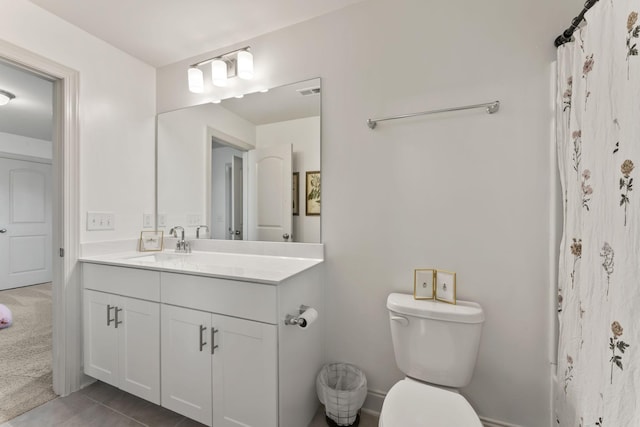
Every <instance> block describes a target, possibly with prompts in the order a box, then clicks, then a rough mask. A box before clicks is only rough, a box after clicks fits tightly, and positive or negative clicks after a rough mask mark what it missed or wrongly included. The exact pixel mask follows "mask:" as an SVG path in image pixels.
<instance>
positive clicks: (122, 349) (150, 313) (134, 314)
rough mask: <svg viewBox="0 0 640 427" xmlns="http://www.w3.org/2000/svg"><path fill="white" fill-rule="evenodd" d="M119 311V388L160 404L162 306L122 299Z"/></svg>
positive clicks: (118, 305) (118, 307) (117, 326)
mask: <svg viewBox="0 0 640 427" xmlns="http://www.w3.org/2000/svg"><path fill="white" fill-rule="evenodd" d="M116 310H118V315H117V320H118V323H117V324H116V325H115V326H116V328H117V330H118V353H119V361H118V362H119V363H118V370H119V372H120V378H119V387H120V388H121V389H122V390H124V391H126V392H129V393H131V394H134V395H136V396H139V397H141V398H143V399H146V400H148V401H150V402H153V403H155V404H160V304H158V303H155V302H149V301H142V300H138V299H134V298H127V297H120V298H119V301H118V304H117V309H116ZM119 322H122V323H119Z"/></svg>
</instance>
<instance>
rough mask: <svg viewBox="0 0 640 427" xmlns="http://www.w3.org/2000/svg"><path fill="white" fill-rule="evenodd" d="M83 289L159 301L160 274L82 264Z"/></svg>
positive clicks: (149, 271) (134, 269)
mask: <svg viewBox="0 0 640 427" xmlns="http://www.w3.org/2000/svg"><path fill="white" fill-rule="evenodd" d="M82 285H83V287H84V288H85V289H93V290H96V291H102V292H110V293H114V294H119V295H124V296H128V297H133V298H140V299H144V300H149V301H160V272H158V271H151V270H141V269H137V268H126V267H115V266H111V265H101V264H90V263H86V262H85V263H83V264H82Z"/></svg>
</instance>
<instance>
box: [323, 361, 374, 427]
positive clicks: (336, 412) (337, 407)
mask: <svg viewBox="0 0 640 427" xmlns="http://www.w3.org/2000/svg"><path fill="white" fill-rule="evenodd" d="M316 391H317V393H318V398H319V399H320V402H321V403H322V404H323V405H324V407H325V414H326V416H327V418H328V419H329V420H331V421H333V422H335V424H336V425H338V426H352V425H354V423H355V422H356V419H357V418H358V412H359V411H360V408H362V404H363V403H364V399H365V398H366V397H367V377H366V376H365V375H364V372H362V371H361V370H360V369H358V368H357V367H356V366H354V365H351V364H349V363H330V364H328V365H325V366H324V367H323V368H322V369H321V370H320V373H319V374H318V377H317V378H316ZM358 421H359V419H358Z"/></svg>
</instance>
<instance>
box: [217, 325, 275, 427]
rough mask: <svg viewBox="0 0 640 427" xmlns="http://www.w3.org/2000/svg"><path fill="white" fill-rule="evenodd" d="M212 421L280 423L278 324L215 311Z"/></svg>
mask: <svg viewBox="0 0 640 427" xmlns="http://www.w3.org/2000/svg"><path fill="white" fill-rule="evenodd" d="M211 324H212V327H213V328H214V331H216V330H217V332H215V333H214V334H213V338H212V343H213V344H214V346H217V348H214V350H213V355H212V356H213V357H212V362H211V363H212V366H213V425H215V426H216V427H226V426H229V427H231V426H233V427H237V426H243V427H276V426H277V425H278V416H277V413H278V385H277V384H278V383H277V374H278V370H277V326H275V325H267V324H264V323H260V322H254V321H250V320H244V319H238V318H235V317H228V316H220V315H215V314H214V315H212V323H211Z"/></svg>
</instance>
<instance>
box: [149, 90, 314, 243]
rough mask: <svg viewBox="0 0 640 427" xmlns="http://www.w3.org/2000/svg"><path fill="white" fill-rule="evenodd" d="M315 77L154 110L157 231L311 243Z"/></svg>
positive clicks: (238, 238) (192, 235) (312, 230)
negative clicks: (216, 101)
mask: <svg viewBox="0 0 640 427" xmlns="http://www.w3.org/2000/svg"><path fill="white" fill-rule="evenodd" d="M320 110H321V109H320V79H319V78H318V79H313V80H306V81H303V82H299V83H294V84H289V85H285V86H280V87H277V88H272V89H270V90H269V91H266V92H257V93H252V94H248V95H245V96H244V97H243V98H241V99H237V98H231V99H226V100H223V101H222V102H221V103H219V104H212V103H209V104H203V105H197V106H193V107H187V108H183V109H179V110H175V111H169V112H166V113H162V114H159V115H158V117H157V159H156V162H157V163H156V164H157V181H156V186H157V188H156V191H157V224H158V229H160V230H163V229H164V230H168V229H169V228H171V227H174V226H182V227H184V229H185V231H186V234H187V236H189V237H191V238H193V237H196V235H197V236H198V237H199V238H212V239H223V240H260V241H280V242H283V241H285V242H304V243H319V242H320V241H321V236H320V201H321V193H320V170H321V169H320V120H321V117H320Z"/></svg>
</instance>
